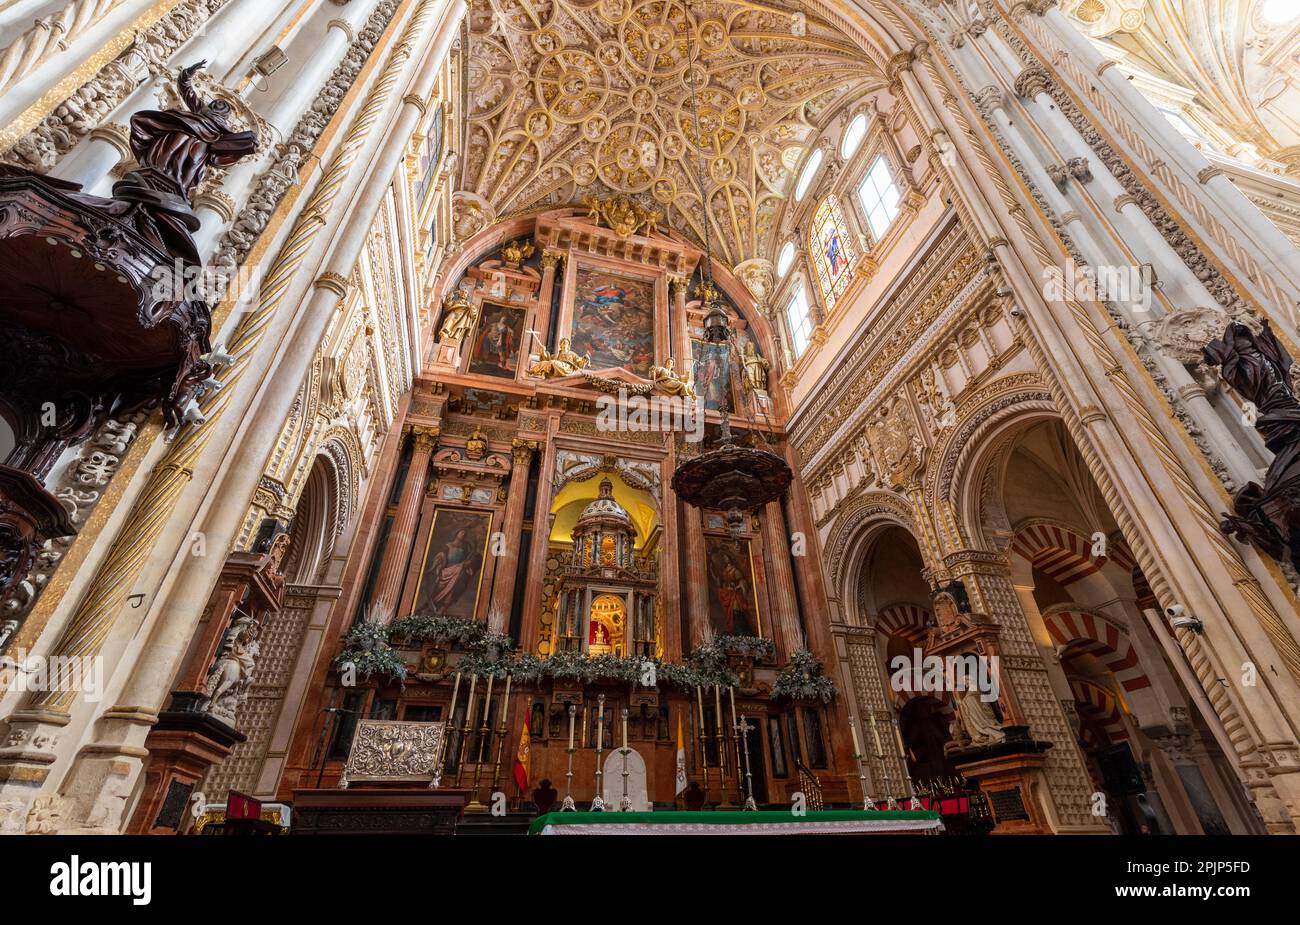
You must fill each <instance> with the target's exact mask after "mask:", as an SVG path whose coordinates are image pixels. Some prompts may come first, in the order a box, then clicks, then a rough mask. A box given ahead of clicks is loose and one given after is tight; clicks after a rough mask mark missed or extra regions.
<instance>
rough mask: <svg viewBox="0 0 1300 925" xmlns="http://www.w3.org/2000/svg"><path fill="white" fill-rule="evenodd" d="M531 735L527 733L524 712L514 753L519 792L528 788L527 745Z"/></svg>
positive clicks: (526, 721)
mask: <svg viewBox="0 0 1300 925" xmlns="http://www.w3.org/2000/svg"><path fill="white" fill-rule="evenodd" d="M531 741H532V737H531V736H530V735H529V734H528V715H527V714H524V728H523V729H521V730H520V731H519V751H518V752H516V753H515V783H516V784H518V785H519V792H520V793H523V792H524V791H525V790H527V789H528V746H529V744H530V743H531Z"/></svg>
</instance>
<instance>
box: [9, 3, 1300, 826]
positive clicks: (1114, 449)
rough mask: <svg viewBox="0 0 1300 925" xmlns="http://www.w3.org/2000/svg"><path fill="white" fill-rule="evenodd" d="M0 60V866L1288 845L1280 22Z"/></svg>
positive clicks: (310, 26)
mask: <svg viewBox="0 0 1300 925" xmlns="http://www.w3.org/2000/svg"><path fill="white" fill-rule="evenodd" d="M0 32H2V33H3V39H0V44H3V47H2V48H0V681H2V682H3V683H0V833H5V834H22V833H27V834H136V835H142V834H150V835H215V834H230V833H231V832H232V831H234V830H236V829H239V828H241V827H242V828H244V829H254V830H256V831H257V832H266V833H269V834H282V833H287V834H294V835H296V834H328V833H330V832H331V831H333V832H354V831H371V832H393V833H410V832H429V833H451V832H457V831H459V832H465V831H469V832H488V831H490V832H493V833H497V834H509V833H515V832H518V833H523V832H526V831H529V830H530V827H531V828H532V829H533V830H534V831H536V830H537V829H538V827H539V826H540V827H541V828H542V829H543V831H545V832H546V833H547V834H553V833H555V832H556V831H557V830H563V829H565V828H566V827H569V828H570V829H572V830H574V831H578V830H584V829H585V830H586V831H595V830H597V829H600V828H601V827H602V826H604V827H606V828H609V829H615V828H618V827H619V826H623V827H624V828H625V829H626V830H628V831H640V832H646V831H651V830H655V831H679V832H680V831H694V829H692V828H691V827H692V826H708V825H716V826H720V827H725V826H743V825H745V824H746V823H745V820H746V818H747V817H746V816H745V814H746V813H757V814H758V815H757V816H753V817H752V818H753V819H756V820H762V822H761V824H762V825H763V826H765V827H766V828H767V829H768V830H770V831H771V832H778V830H780V829H781V828H782V826H794V827H803V828H804V830H806V831H835V832H841V831H844V832H848V831H852V832H861V833H870V832H873V831H881V832H914V833H922V832H924V833H933V834H969V835H980V834H987V833H995V834H1031V835H1035V834H1036V835H1044V834H1112V833H1114V834H1128V835H1137V834H1152V835H1155V834H1161V835H1171V834H1176V835H1194V834H1236V835H1263V834H1296V832H1297V828H1298V827H1300V609H1298V607H1297V593H1298V589H1300V400H1298V399H1297V391H1296V390H1297V388H1300V370H1293V368H1292V367H1293V359H1292V358H1293V357H1295V356H1297V350H1298V348H1300V327H1298V324H1300V250H1297V245H1300V8H1297V7H1296V6H1295V5H1294V4H1293V3H1288V2H1279V0H1218V2H1215V3H1209V2H1206V0H1015V2H1011V0H770V2H769V0H280V2H276V3H269V2H266V0H0ZM936 666H937V667H936ZM954 666H956V667H954ZM963 672H965V673H964V674H963ZM971 677H976V678H978V679H981V680H979V682H978V684H975V683H974V682H971V683H962V682H963V679H965V681H967V682H969V681H970V678H971ZM792 804H797V805H798V806H799V807H800V811H799V812H798V813H796V814H794V815H793V816H791V813H790V807H791V805H792ZM804 810H807V814H806V815H805V814H804ZM602 811H603V812H602ZM624 813H630V814H631V815H627V816H623V815H622V814H624ZM817 826H821V827H822V828H817ZM751 831H755V830H754V829H751Z"/></svg>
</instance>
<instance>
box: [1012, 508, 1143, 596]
mask: <svg viewBox="0 0 1300 925" xmlns="http://www.w3.org/2000/svg"><path fill="white" fill-rule="evenodd" d="M1092 546H1093V543H1092V538H1091V537H1089V536H1085V535H1084V534H1083V533H1080V532H1079V531H1077V530H1074V529H1072V528H1070V527H1067V526H1065V525H1064V524H1059V523H1052V522H1049V521H1037V522H1033V523H1029V524H1026V525H1025V526H1024V527H1021V528H1020V530H1018V531H1017V532H1016V536H1015V539H1014V540H1013V541H1012V543H1011V551H1012V553H1014V554H1016V555H1019V556H1022V557H1023V558H1025V559H1027V560H1028V561H1029V562H1030V563H1032V564H1033V566H1034V568H1036V569H1039V570H1040V571H1042V572H1045V573H1046V574H1048V575H1050V576H1051V578H1052V580H1053V581H1055V582H1056V583H1057V584H1059V585H1061V586H1063V587H1064V586H1067V585H1071V584H1073V583H1074V582H1076V581H1079V580H1081V579H1084V578H1087V577H1088V576H1089V575H1095V574H1097V573H1098V572H1100V571H1101V569H1102V566H1104V565H1105V564H1106V563H1107V562H1110V561H1114V562H1115V563H1116V564H1118V565H1119V566H1121V567H1122V568H1123V569H1125V570H1126V571H1131V570H1132V568H1133V565H1134V562H1133V557H1132V555H1131V554H1130V553H1129V551H1128V549H1127V548H1126V547H1125V545H1124V544H1123V542H1121V541H1108V542H1107V543H1106V551H1107V553H1109V555H1108V556H1093V554H1092Z"/></svg>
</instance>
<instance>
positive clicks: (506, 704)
mask: <svg viewBox="0 0 1300 925" xmlns="http://www.w3.org/2000/svg"><path fill="white" fill-rule="evenodd" d="M513 678H514V675H512V674H511V673H510V672H508V671H507V672H506V692H505V694H503V695H502V696H501V724H500V725H501V726H503V727H504V726H505V724H506V711H507V710H509V709H510V682H511V680H512V679H513Z"/></svg>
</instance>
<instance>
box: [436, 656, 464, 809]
mask: <svg viewBox="0 0 1300 925" xmlns="http://www.w3.org/2000/svg"><path fill="white" fill-rule="evenodd" d="M459 693H460V672H459V671H457V672H456V681H455V683H453V684H452V686H451V708H450V709H449V710H448V711H447V720H446V722H444V723H443V724H442V741H441V742H439V743H438V758H437V760H436V761H434V763H433V780H431V781H429V788H430V789H437V788H438V787H441V786H442V774H443V772H444V771H445V770H446V765H447V745H448V744H449V741H450V739H451V734H452V732H453V730H455V728H456V695H457V694H459Z"/></svg>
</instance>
